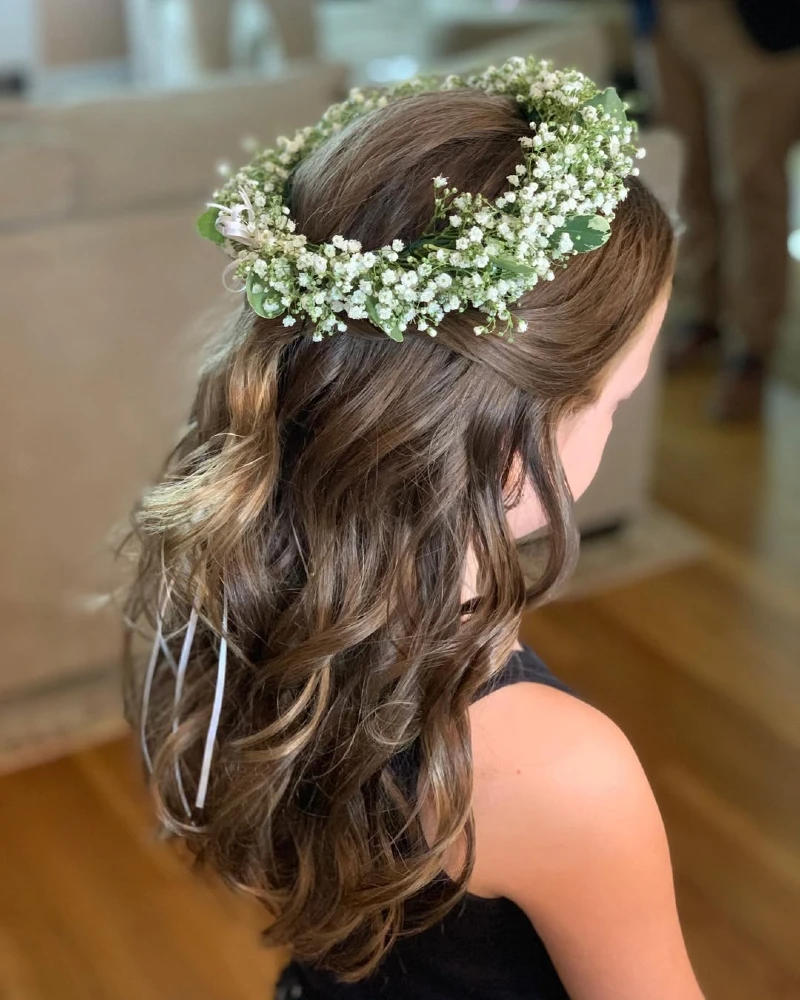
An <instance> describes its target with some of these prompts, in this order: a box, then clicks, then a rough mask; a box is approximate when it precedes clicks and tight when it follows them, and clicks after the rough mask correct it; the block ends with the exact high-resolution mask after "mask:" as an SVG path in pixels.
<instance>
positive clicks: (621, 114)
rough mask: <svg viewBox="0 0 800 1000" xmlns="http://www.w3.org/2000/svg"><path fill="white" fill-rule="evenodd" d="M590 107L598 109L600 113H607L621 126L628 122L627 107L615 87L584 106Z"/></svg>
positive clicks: (602, 92)
mask: <svg viewBox="0 0 800 1000" xmlns="http://www.w3.org/2000/svg"><path fill="white" fill-rule="evenodd" d="M588 106H591V107H594V108H597V109H598V111H605V112H606V114H609V115H611V117H612V118H616V119H617V121H618V122H619V123H620V124H621V125H624V124H625V123H626V122H627V120H628V116H627V114H626V113H625V105H624V104H623V102H622V99H621V98H620V96H619V94H618V93H617V92H616V90H614V88H613V87H607V88H606V89H605V90H603V91H601V92H600V93H599V94H595V96H594V97H592V98H591V99H590V100H588V101H587V102H586V104H585V105H584V107H588Z"/></svg>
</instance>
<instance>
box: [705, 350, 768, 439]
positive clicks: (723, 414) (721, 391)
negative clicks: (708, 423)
mask: <svg viewBox="0 0 800 1000" xmlns="http://www.w3.org/2000/svg"><path fill="white" fill-rule="evenodd" d="M765 382H766V375H765V371H764V362H763V360H761V359H760V358H756V357H751V356H745V357H741V358H735V359H733V360H732V361H731V362H729V363H728V364H727V365H726V366H725V367H724V368H723V370H722V371H721V372H720V374H719V377H718V378H717V384H716V386H715V387H714V391H713V393H712V395H711V399H710V400H709V405H708V412H709V415H710V416H711V417H712V419H714V420H719V421H720V422H723V423H742V422H745V421H754V420H759V419H760V417H761V415H762V413H763V406H764V385H765Z"/></svg>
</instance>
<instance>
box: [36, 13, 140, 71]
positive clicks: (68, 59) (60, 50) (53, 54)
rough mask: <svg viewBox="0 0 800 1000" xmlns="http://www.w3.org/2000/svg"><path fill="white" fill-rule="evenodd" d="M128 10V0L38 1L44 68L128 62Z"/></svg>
mask: <svg viewBox="0 0 800 1000" xmlns="http://www.w3.org/2000/svg"><path fill="white" fill-rule="evenodd" d="M124 8H125V0H38V18H39V33H40V39H41V52H42V62H43V63H44V65H45V66H49V67H56V66H69V65H70V64H72V63H81V62H93V61H102V60H105V59H122V58H124V57H125V55H126V54H127V51H128V42H127V35H126V30H125V9H124Z"/></svg>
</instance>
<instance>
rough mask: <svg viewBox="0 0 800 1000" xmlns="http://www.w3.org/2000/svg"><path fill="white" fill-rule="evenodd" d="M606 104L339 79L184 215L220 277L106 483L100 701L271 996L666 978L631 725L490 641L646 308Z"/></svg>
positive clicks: (636, 367) (666, 874)
mask: <svg viewBox="0 0 800 1000" xmlns="http://www.w3.org/2000/svg"><path fill="white" fill-rule="evenodd" d="M631 140H632V128H631V126H630V125H628V123H627V121H626V118H625V113H624V108H623V106H622V105H621V104H620V102H619V100H618V98H616V95H614V94H613V92H611V91H607V92H605V93H600V92H598V90H597V88H596V87H594V85H593V84H592V83H591V82H590V81H588V80H586V78H585V77H582V76H581V75H580V74H578V73H575V72H570V73H554V72H552V71H551V70H550V69H549V67H548V66H547V65H545V64H539V63H536V62H535V61H532V60H528V61H525V60H512V62H511V63H509V64H508V65H507V66H505V67H502V68H501V69H500V70H491V71H488V72H487V73H485V74H482V75H481V76H478V77H474V78H471V79H470V80H467V81H464V80H459V79H455V78H449V79H448V80H446V81H444V82H437V81H430V80H420V81H414V82H412V83H411V84H409V85H406V86H404V87H402V88H400V89H399V90H396V91H393V92H390V93H388V94H383V95H369V96H367V95H363V94H359V93H357V92H356V93H354V94H353V95H352V96H351V98H350V100H349V101H347V102H345V104H343V105H340V106H337V107H335V108H333V109H331V111H329V112H328V113H327V115H326V116H325V117H324V118H323V120H322V122H320V124H319V125H318V126H316V127H314V128H313V129H307V130H304V131H303V132H302V133H300V134H299V135H298V136H297V137H296V138H295V139H293V140H292V141H286V140H284V141H282V142H281V143H280V145H279V147H278V149H277V150H266V151H262V152H260V153H257V154H256V155H255V157H254V159H253V161H252V162H251V163H250V164H249V165H248V166H247V167H245V168H244V169H243V170H241V171H240V172H239V173H238V174H236V175H235V176H234V177H232V178H230V180H229V181H228V182H227V183H226V184H225V185H224V187H223V188H222V189H221V191H219V192H217V195H216V196H215V201H214V203H212V205H211V206H210V207H209V209H208V212H206V213H205V215H204V216H203V217H202V219H201V220H200V229H201V232H203V233H204V235H206V236H208V237H209V238H210V239H212V240H214V241H215V242H218V243H220V244H221V245H222V247H223V248H224V249H225V251H226V252H227V253H228V254H229V255H230V256H231V257H232V258H233V260H232V263H231V264H230V265H229V267H228V270H227V272H226V273H227V275H228V279H229V281H235V282H238V283H239V286H238V287H241V288H242V289H243V290H246V301H245V303H244V305H243V307H242V309H241V312H240V314H239V316H238V319H237V320H236V322H235V325H234V326H233V327H232V329H231V330H230V331H228V332H227V333H226V334H225V335H224V336H223V338H222V339H221V340H220V342H219V343H218V344H217V346H216V347H215V349H214V351H213V352H212V353H211V355H210V357H209V360H208V362H207V364H206V366H205V368H204V370H203V372H202V376H201V379H200V384H199V388H198V391H197V397H196V400H195V404H194V407H193V411H192V415H191V420H190V423H189V426H188V428H187V430H186V431H185V434H184V435H183V437H182V439H181V441H180V443H179V444H178V446H177V448H176V449H175V451H174V452H173V454H172V456H171V457H170V459H169V460H168V462H167V466H166V469H165V471H164V474H163V476H162V478H161V481H160V482H159V483H158V484H157V485H156V486H155V487H154V488H153V489H151V490H150V492H149V493H148V494H147V496H146V497H145V498H144V500H143V501H142V502H141V504H140V505H139V506H138V508H137V510H136V512H135V516H134V524H135V530H136V533H137V535H138V538H139V574H138V579H137V582H136V583H135V585H134V587H133V590H132V592H131V595H130V599H129V604H128V617H129V618H130V620H131V621H133V622H137V621H140V620H142V619H144V620H147V621H149V622H150V624H151V625H152V626H153V627H154V629H155V639H154V641H153V647H152V653H151V655H150V657H149V660H147V662H146V663H143V664H139V663H138V662H137V661H136V659H135V657H133V656H129V657H128V680H129V684H128V708H129V713H130V716H131V718H132V720H133V721H134V724H135V725H136V727H137V729H138V731H139V732H140V735H141V739H142V748H143V754H144V759H145V762H146V764H147V766H148V769H149V770H150V772H151V785H152V789H153V792H154V795H155V799H156V803H157V807H158V812H159V816H160V819H161V822H162V823H163V824H164V826H165V827H166V828H167V829H168V830H169V831H170V832H172V833H173V834H175V835H177V836H179V837H181V838H183V839H184V840H185V841H186V843H187V844H188V846H189V848H190V849H191V850H192V852H193V853H194V854H195V855H196V856H197V857H198V858H199V859H201V860H202V861H205V862H208V863H209V864H210V865H212V866H213V867H214V868H215V869H216V870H217V871H218V872H219V873H221V875H222V876H223V878H225V879H226V880H227V882H228V883H229V884H230V885H232V886H234V887H237V888H239V889H241V890H244V891H246V892H249V893H251V894H253V895H254V896H255V897H256V898H258V899H259V900H260V901H261V902H262V903H263V904H264V906H265V907H266V909H267V910H268V911H269V913H270V916H271V922H270V926H269V929H268V930H267V932H266V940H267V941H268V942H269V943H270V944H285V945H288V946H289V947H290V948H291V951H292V954H293V961H292V963H291V965H290V966H289V968H288V969H287V971H286V973H285V974H284V978H283V980H282V984H281V986H280V987H279V996H285V997H294V998H296V997H304V998H311V1000H333V998H339V997H341V998H353V1000H355V998H372V997H382V998H387V1000H400V998H403V1000H405V998H413V1000H427V998H431V1000H433V998H437V1000H444V998H448V1000H449V998H453V1000H455V998H458V1000H461V998H465V997H476V998H481V1000H501V998H502V1000H512V998H514V1000H516V998H519V1000H521V998H531V1000H532V998H547V1000H551V998H565V997H573V998H575V1000H646V998H653V1000H700V991H699V988H698V986H697V983H696V980H695V977H694V975H693V973H692V970H691V967H690V965H689V961H688V959H687V955H686V950H685V947H684V944H683V940H682V936H681V931H680V928H679V924H678V918H677V914H676V907H675V899H674V894H673V886H672V877H671V870H670V861H669V856H668V850H667V844H666V840H665V836H664V830H663V827H662V823H661V820H660V817H659V813H658V810H657V808H656V805H655V802H654V799H653V796H652V793H651V791H650V788H649V786H648V783H647V780H646V779H645V777H644V775H643V773H642V770H641V767H640V765H639V763H638V762H637V759H636V756H635V755H634V753H633V751H632V749H631V747H630V745H629V744H628V743H627V741H626V740H625V738H624V737H623V736H622V734H621V733H620V732H619V730H617V729H616V727H615V726H614V725H613V724H612V723H611V722H610V721H609V720H608V719H606V718H605V717H604V716H602V715H601V714H599V713H598V712H597V711H595V710H594V709H592V708H591V707H590V706H589V705H587V704H585V703H584V702H582V701H581V700H579V699H578V698H576V697H575V696H574V695H573V694H572V693H570V691H569V690H567V688H566V687H565V686H564V685H563V684H562V683H560V682H559V681H558V680H557V679H556V678H555V677H554V676H553V675H552V674H551V673H550V672H549V671H548V670H547V668H546V667H545V666H544V665H543V664H542V663H541V662H540V661H539V660H538V659H537V658H536V656H535V654H534V653H533V651H532V650H531V649H530V648H528V647H526V646H524V645H523V644H521V643H520V642H519V640H518V630H519V626H520V618H521V615H522V613H523V610H524V609H525V607H526V606H527V602H528V600H529V599H531V598H532V599H533V600H534V601H536V602H539V601H542V600H544V599H545V598H546V597H547V596H548V595H549V594H550V593H551V592H552V591H553V590H554V588H555V587H557V585H558V584H559V583H560V582H561V581H562V580H563V579H564V577H565V576H566V575H567V573H568V572H569V569H570V567H571V565H572V562H573V559H574V555H575V549H576V532H575V527H574V523H573V513H572V510H573V502H574V500H575V498H576V497H578V496H579V495H580V494H581V493H582V492H583V490H584V489H585V488H586V486H587V485H588V484H589V482H590V481H591V479H592V477H593V475H594V473H595V471H596V469H597V466H598V464H599V461H600V456H601V453H602V450H603V446H604V444H605V441H606V438H607V437H608V434H609V431H610V429H611V424H612V419H613V414H614V411H615V409H616V408H617V406H619V404H620V403H621V402H622V401H623V400H624V399H625V398H627V397H628V396H629V395H630V394H631V393H632V392H633V391H634V390H635V389H636V387H637V385H638V383H639V382H640V381H641V379H642V378H643V376H644V374H645V371H646V369H647V365H648V361H649V358H650V354H651V351H652V349H653V345H654V342H655V339H656V335H657V333H658V330H659V327H660V326H661V322H662V318H663V314H664V310H665V307H666V302H667V296H668V290H669V286H670V282H671V275H672V266H673V249H674V248H673V234H672V230H671V227H670V224H669V222H668V220H667V218H666V217H665V215H664V213H663V211H662V209H661V208H660V207H659V205H658V204H657V202H656V201H655V200H654V198H653V197H652V196H651V195H650V194H649V193H648V191H647V190H646V189H645V188H644V187H643V186H642V185H641V184H640V182H639V181H638V180H637V179H636V177H635V176H634V174H635V171H634V169H633V157H634V154H635V149H634V147H633V146H632V145H631ZM387 334H388V336H387ZM536 529H542V535H543V542H542V545H543V559H542V567H541V574H540V577H539V579H538V580H537V581H536V584H535V586H534V587H533V590H532V592H530V591H529V592H528V594H527V595H526V589H525V586H524V581H523V576H522V573H521V571H520V564H519V560H518V556H517V549H516V547H515V538H516V537H518V536H520V535H524V534H528V533H530V532H532V531H534V530H536ZM599 666H600V667H602V662H600V663H599Z"/></svg>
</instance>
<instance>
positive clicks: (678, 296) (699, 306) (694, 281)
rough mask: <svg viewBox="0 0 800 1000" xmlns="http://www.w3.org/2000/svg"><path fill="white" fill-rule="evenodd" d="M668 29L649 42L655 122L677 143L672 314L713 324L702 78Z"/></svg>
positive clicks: (712, 214) (715, 254) (715, 257)
mask: <svg viewBox="0 0 800 1000" xmlns="http://www.w3.org/2000/svg"><path fill="white" fill-rule="evenodd" d="M669 27H670V26H669V23H665V24H662V27H661V29H660V30H659V31H658V32H657V34H656V36H655V38H654V40H653V53H652V54H653V59H654V63H655V70H656V72H655V74H653V78H652V79H653V83H654V88H653V89H654V92H653V93H651V99H652V102H653V106H654V110H655V113H656V116H657V118H658V120H659V121H660V122H661V123H662V124H664V125H667V126H668V127H670V128H672V129H674V130H675V131H676V132H677V133H678V134H679V135H680V136H681V138H682V139H683V142H684V147H685V153H686V158H685V161H684V172H683V177H682V180H681V197H680V213H681V217H682V220H683V222H684V223H685V224H686V230H685V232H684V234H683V236H682V238H681V244H680V253H679V254H678V263H677V272H676V275H675V300H674V314H676V315H677V316H680V317H682V318H683V319H686V320H697V321H700V322H708V323H716V322H719V321H721V317H720V315H719V311H720V298H721V293H720V273H719V271H720V231H719V218H718V213H717V196H716V192H715V188H714V174H713V170H712V164H711V157H710V148H711V142H710V137H709V133H708V106H707V97H708V95H707V93H706V89H705V85H704V81H703V79H702V76H701V75H700V74H699V73H698V71H697V69H696V67H694V66H693V65H692V64H691V63H690V62H689V61H688V60H687V59H686V58H685V57H684V56H683V54H682V53H681V50H680V46H679V44H678V43H677V40H676V39H674V38H673V37H672V34H671V31H670V30H669Z"/></svg>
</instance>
